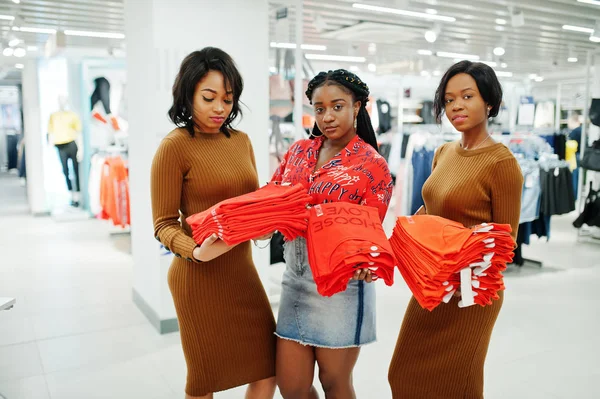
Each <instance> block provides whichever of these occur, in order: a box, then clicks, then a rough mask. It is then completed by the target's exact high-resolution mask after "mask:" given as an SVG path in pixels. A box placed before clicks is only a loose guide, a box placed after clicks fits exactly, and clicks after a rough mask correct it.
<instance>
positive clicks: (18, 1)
mask: <svg viewBox="0 0 600 399" xmlns="http://www.w3.org/2000/svg"><path fill="white" fill-rule="evenodd" d="M12 2H13V3H15V4H19V3H20V2H21V0H12Z"/></svg>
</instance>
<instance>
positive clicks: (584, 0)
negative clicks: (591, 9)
mask: <svg viewBox="0 0 600 399" xmlns="http://www.w3.org/2000/svg"><path fill="white" fill-rule="evenodd" d="M577 1H578V2H580V3H585V4H593V5H595V6H600V1H598V0H577Z"/></svg>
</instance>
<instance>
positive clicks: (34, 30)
mask: <svg viewBox="0 0 600 399" xmlns="http://www.w3.org/2000/svg"><path fill="white" fill-rule="evenodd" d="M12 29H13V30H14V31H17V32H28V33H48V34H50V35H53V34H55V33H56V29H51V28H27V27H25V28H23V27H20V28H19V27H18V26H13V28H12Z"/></svg>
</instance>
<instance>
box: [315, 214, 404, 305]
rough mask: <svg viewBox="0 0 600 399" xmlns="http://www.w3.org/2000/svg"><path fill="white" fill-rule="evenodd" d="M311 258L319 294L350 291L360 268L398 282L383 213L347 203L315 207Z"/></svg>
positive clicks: (391, 282)
mask: <svg viewBox="0 0 600 399" xmlns="http://www.w3.org/2000/svg"><path fill="white" fill-rule="evenodd" d="M307 247H308V259H309V264H310V268H311V271H312V273H313V277H314V279H315V282H316V283H317V291H318V292H319V293H320V294H321V295H323V296H332V295H334V294H336V293H338V292H341V291H344V290H346V288H347V286H348V282H349V281H350V279H351V278H352V277H353V276H354V273H355V272H356V269H357V268H360V269H365V268H369V269H370V270H371V274H372V276H373V278H374V279H382V280H383V281H384V282H385V283H386V284H387V285H392V284H393V282H394V267H395V265H396V260H395V258H394V252H393V251H392V247H391V246H390V244H389V241H388V240H387V237H386V235H385V232H384V231H383V226H382V225H381V219H380V218H379V211H378V210H377V208H373V207H370V206H361V205H357V204H350V203H347V202H332V203H326V204H320V205H315V206H314V207H313V208H312V209H311V210H310V217H309V219H308V233H307Z"/></svg>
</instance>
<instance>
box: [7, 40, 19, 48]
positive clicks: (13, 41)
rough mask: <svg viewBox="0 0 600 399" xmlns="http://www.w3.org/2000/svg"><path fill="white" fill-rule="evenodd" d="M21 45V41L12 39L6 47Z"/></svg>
mask: <svg viewBox="0 0 600 399" xmlns="http://www.w3.org/2000/svg"><path fill="white" fill-rule="evenodd" d="M19 43H21V40H19V39H17V38H14V39H12V40H11V41H9V42H8V45H9V46H10V47H15V46H16V45H17V44H19Z"/></svg>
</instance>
